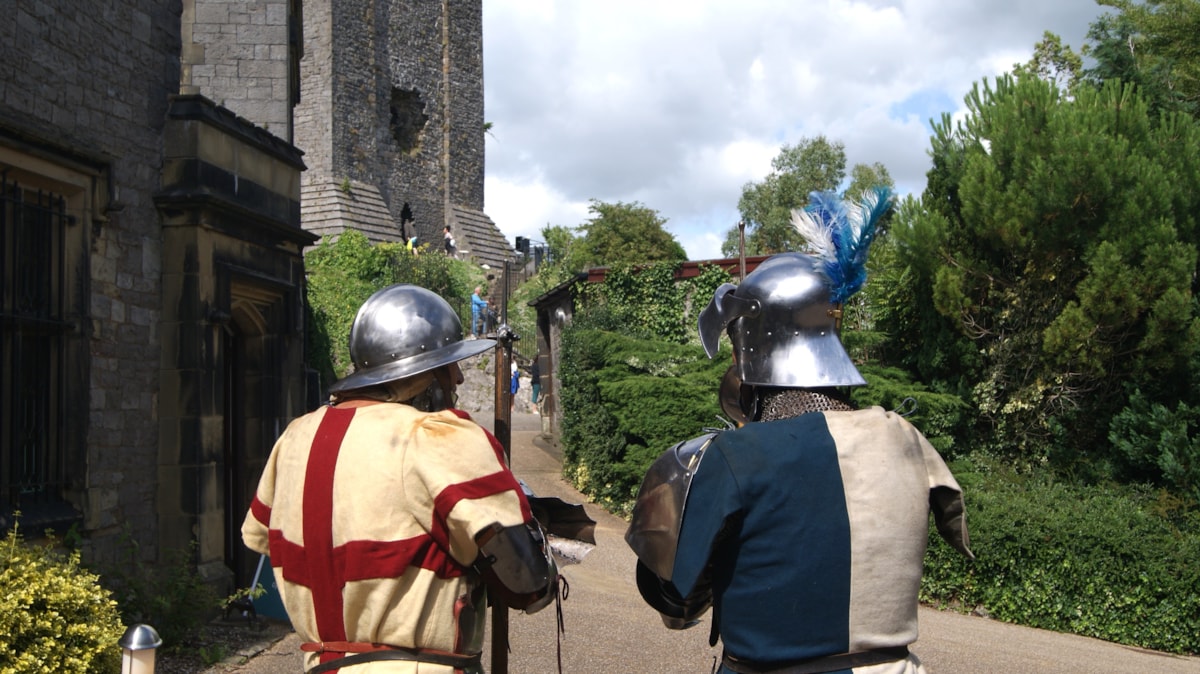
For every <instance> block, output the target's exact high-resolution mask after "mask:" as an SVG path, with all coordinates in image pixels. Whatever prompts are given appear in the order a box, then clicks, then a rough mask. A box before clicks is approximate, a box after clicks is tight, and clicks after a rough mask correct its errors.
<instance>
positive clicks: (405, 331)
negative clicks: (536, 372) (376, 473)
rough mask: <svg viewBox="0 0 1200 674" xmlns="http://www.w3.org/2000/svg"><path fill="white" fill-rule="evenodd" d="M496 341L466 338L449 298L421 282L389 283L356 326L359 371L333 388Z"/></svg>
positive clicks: (452, 358)
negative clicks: (415, 283)
mask: <svg viewBox="0 0 1200 674" xmlns="http://www.w3.org/2000/svg"><path fill="white" fill-rule="evenodd" d="M495 345H496V341H495V340H492V339H476V340H471V341H463V330H462V322H461V321H459V319H458V315H457V314H456V313H455V312H454V309H453V308H451V306H450V304H449V303H448V302H446V300H444V299H442V298H441V297H439V296H438V295H437V294H436V293H434V292H432V291H430V290H426V289H425V288H422V287H420V286H415V285H409V284H404V283H402V284H398V285H394V286H389V287H387V288H384V289H383V290H380V291H377V292H376V293H375V294H373V295H371V296H370V297H369V298H367V301H366V302H363V305H362V306H361V307H360V308H359V310H358V315H356V316H355V317H354V323H353V324H352V325H351V326H350V359H351V360H352V361H353V362H354V372H353V373H351V374H349V375H346V376H345V377H343V378H342V379H339V380H338V381H336V382H334V384H333V385H332V386H330V387H329V390H330V392H331V393H337V392H339V391H347V390H351V389H358V388H364V387H367V386H375V385H376V384H383V383H386V382H390V381H395V380H397V379H404V378H406V377H411V376H413V375H417V374H421V373H422V372H428V371H430V370H433V369H436V368H439V367H441V366H443V365H449V364H451V363H456V362H458V361H460V360H462V359H464V358H470V357H471V356H474V355H476V354H479V353H482V352H484V351H486V350H488V349H490V348H492V347H494V346H495Z"/></svg>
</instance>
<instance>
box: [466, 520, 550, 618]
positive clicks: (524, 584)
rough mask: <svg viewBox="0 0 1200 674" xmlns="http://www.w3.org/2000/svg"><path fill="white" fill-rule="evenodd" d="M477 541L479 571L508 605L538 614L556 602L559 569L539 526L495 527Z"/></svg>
mask: <svg viewBox="0 0 1200 674" xmlns="http://www.w3.org/2000/svg"><path fill="white" fill-rule="evenodd" d="M476 539H477V540H478V541H479V558H478V559H476V560H475V569H476V570H477V571H479V573H480V575H482V576H483V579H484V582H486V583H487V585H488V588H489V589H491V590H493V592H494V593H495V595H496V596H497V597H499V599H500V600H501V601H503V602H504V604H505V605H507V606H508V607H509V608H515V609H522V610H524V611H525V612H526V613H536V612H538V611H540V610H542V609H543V608H545V607H546V606H547V605H548V604H549V603H550V602H551V601H553V600H554V597H555V594H556V592H557V589H558V567H557V565H555V563H554V557H553V556H552V555H551V554H550V550H549V548H548V547H547V545H546V539H545V537H544V536H543V535H542V530H541V527H539V526H538V525H537V523H536V522H531V523H528V524H521V525H517V526H514V527H502V526H500V525H499V524H492V525H491V526H490V527H488V528H486V529H484V530H483V531H482V532H480V534H479V535H478V536H476Z"/></svg>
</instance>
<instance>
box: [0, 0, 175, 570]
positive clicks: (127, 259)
mask: <svg viewBox="0 0 1200 674" xmlns="http://www.w3.org/2000/svg"><path fill="white" fill-rule="evenodd" d="M9 9H10V11H9V12H6V16H5V18H4V20H3V21H0V45H2V46H0V83H2V86H0V144H7V145H8V146H9V147H12V148H16V150H17V151H18V152H21V153H23V154H24V155H25V156H26V157H34V158H36V159H41V160H45V161H46V162H47V163H48V164H49V165H51V166H56V167H60V168H66V169H67V170H73V169H74V167H77V166H81V165H82V166H86V167H89V168H86V169H83V170H82V173H84V174H88V173H93V176H92V179H93V181H94V185H95V186H96V188H97V190H96V192H97V193H94V194H87V195H85V198H83V199H82V201H83V202H86V203H84V204H81V205H80V206H79V207H78V210H76V212H74V213H72V215H73V216H75V217H77V218H80V221H79V222H78V226H79V227H81V228H84V231H85V232H86V237H85V240H84V241H83V242H82V245H83V247H84V248H83V251H84V254H85V255H86V258H87V262H86V265H85V267H86V269H85V271H84V275H85V277H86V278H85V279H80V281H81V285H80V287H81V288H85V289H86V290H85V292H86V294H87V298H86V301H85V302H84V306H83V309H82V311H81V313H80V314H79V315H76V316H74V317H73V319H74V320H75V321H76V322H77V325H78V329H79V331H80V335H81V336H82V338H83V339H84V340H85V341H86V349H85V352H84V353H83V357H82V359H81V362H80V368H81V369H82V371H83V372H85V373H86V376H85V379H86V380H87V381H88V382H90V384H89V386H90V392H88V393H86V394H84V395H83V396H81V397H82V402H81V408H80V409H74V410H72V411H71V412H70V413H69V416H68V417H67V419H66V423H68V424H70V425H72V426H73V427H76V428H77V429H78V431H79V437H78V440H77V442H78V446H77V447H72V448H69V454H68V455H69V456H76V454H75V452H78V453H79V454H78V456H81V457H82V458H83V461H81V462H80V464H82V465H76V466H72V467H68V476H67V477H68V487H67V493H68V495H69V497H70V500H71V502H72V505H73V506H74V507H76V508H78V509H80V510H81V511H83V512H84V513H86V520H85V522H84V524H83V526H84V528H86V529H87V530H90V531H91V532H92V535H91V536H90V537H89V538H88V539H87V540H86V541H85V546H86V549H85V554H87V555H88V556H89V557H90V558H92V559H96V560H99V561H114V555H115V550H116V546H117V544H118V542H119V540H120V538H121V536H123V535H124V534H123V530H124V529H126V528H128V530H129V531H130V532H131V533H132V535H133V536H134V537H135V538H136V539H137V540H139V541H140V542H141V544H142V545H143V550H144V551H145V552H147V554H149V555H154V554H155V541H156V534H157V524H156V519H155V513H154V496H155V485H154V482H153V480H152V479H147V476H148V475H152V473H153V470H154V466H155V464H156V462H157V452H158V433H157V427H156V425H155V423H154V420H153V417H154V408H155V403H156V400H157V397H158V390H159V388H158V386H159V384H158V359H157V356H156V354H157V353H158V348H159V335H158V329H157V326H158V321H159V315H160V295H159V291H158V283H159V278H160V272H161V257H160V248H161V234H160V229H159V225H158V216H157V213H156V212H155V207H154V203H153V201H152V199H151V196H152V195H153V194H154V192H155V190H156V189H157V187H158V179H159V176H158V166H159V162H160V158H161V130H162V124H163V118H164V115H165V111H166V107H167V97H168V95H169V94H171V93H174V92H175V91H176V90H177V89H178V86H179V79H178V78H179V60H178V59H179V47H180V37H179V19H180V5H179V3H178V2H161V1H159V0H139V1H135V2H116V1H108V2H99V3H95V4H94V5H89V7H88V8H87V10H86V11H81V7H80V5H79V3H76V2H66V1H63V0H58V1H51V2H22V3H16V4H15V5H12V4H10V5H9ZM13 163H20V164H24V166H25V167H26V168H30V167H34V166H35V164H34V163H33V162H28V163H27V162H24V161H21V160H16V161H14V162H13ZM18 168H20V167H18ZM77 393H78V392H77Z"/></svg>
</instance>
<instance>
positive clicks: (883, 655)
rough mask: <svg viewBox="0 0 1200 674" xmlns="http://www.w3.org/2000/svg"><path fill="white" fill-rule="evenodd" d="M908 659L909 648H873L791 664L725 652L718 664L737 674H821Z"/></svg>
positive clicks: (792, 662)
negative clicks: (747, 657)
mask: <svg viewBox="0 0 1200 674" xmlns="http://www.w3.org/2000/svg"><path fill="white" fill-rule="evenodd" d="M907 657H908V647H907V646H898V647H896V648H875V649H872V650H869V651H856V652H854V653H841V654H838V655H826V656H822V657H819V658H806V659H804V660H793V661H791V662H770V663H767V662H758V661H754V660H745V659H742V658H737V657H734V656H732V655H729V654H728V653H725V654H722V655H721V665H723V666H724V667H725V668H726V669H728V670H730V671H732V672H736V674H823V673H824V672H836V671H839V670H842V669H853V668H855V667H867V666H870V665H881V664H883V663H885V662H894V661H896V660H903V659H905V658H907Z"/></svg>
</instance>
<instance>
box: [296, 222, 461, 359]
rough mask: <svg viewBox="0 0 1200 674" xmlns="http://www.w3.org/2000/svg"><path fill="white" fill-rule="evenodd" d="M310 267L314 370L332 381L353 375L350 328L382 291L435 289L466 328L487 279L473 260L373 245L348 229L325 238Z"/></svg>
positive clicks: (308, 260) (312, 255)
mask: <svg viewBox="0 0 1200 674" xmlns="http://www.w3.org/2000/svg"><path fill="white" fill-rule="evenodd" d="M304 263H305V267H306V270H307V278H308V283H307V305H306V309H307V314H306V318H307V319H308V330H307V334H308V339H309V342H308V353H309V359H310V362H309V367H311V368H312V369H314V370H316V371H317V372H319V373H320V374H321V377H322V378H323V379H324V380H325V381H326V382H332V381H333V380H335V379H337V378H339V377H342V376H344V375H345V374H346V373H347V372H348V371H349V368H350V364H351V363H350V349H349V340H350V326H351V324H353V322H354V316H355V315H356V314H357V313H358V308H359V307H360V306H362V303H363V302H365V301H366V300H367V298H368V297H370V296H371V294H372V293H374V292H375V291H376V290H379V289H381V288H385V287H387V286H389V285H392V284H394V283H413V284H416V285H419V286H421V287H423V288H427V289H429V290H432V291H433V292H435V293H437V294H438V295H440V296H442V297H443V298H444V299H445V300H446V301H447V302H449V303H450V304H451V306H455V307H458V310H459V318H460V319H462V322H463V326H464V328H465V327H466V326H467V325H468V321H469V316H470V314H469V307H467V306H466V298H468V297H469V296H470V294H471V288H472V287H474V285H477V284H478V283H479V282H480V281H481V280H482V272H481V271H480V270H478V269H476V268H475V267H474V265H472V264H471V263H470V262H467V261H464V260H457V259H454V258H451V257H447V256H445V255H442V254H441V253H433V252H430V253H427V254H424V255H413V254H411V253H409V252H408V251H406V250H405V248H404V246H402V245H400V244H386V243H385V244H378V245H372V244H371V242H370V241H368V240H367V237H366V236H365V235H364V234H362V232H359V231H357V230H347V231H345V232H343V233H342V234H341V235H340V236H338V238H337V240H334V241H331V240H328V239H326V240H323V241H322V242H321V245H320V246H318V247H317V248H315V249H314V250H312V251H310V252H309V253H308V254H307V255H306V256H305V258H304ZM464 312H465V315H464Z"/></svg>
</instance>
